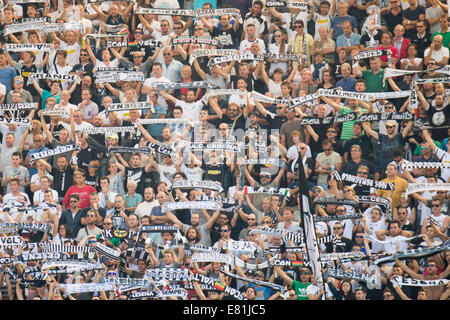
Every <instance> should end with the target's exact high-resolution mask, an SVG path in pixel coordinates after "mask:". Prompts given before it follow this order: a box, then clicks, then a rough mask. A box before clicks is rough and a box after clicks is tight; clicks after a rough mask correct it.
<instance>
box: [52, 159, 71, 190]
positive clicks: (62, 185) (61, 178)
mask: <svg viewBox="0 0 450 320" xmlns="http://www.w3.org/2000/svg"><path fill="white" fill-rule="evenodd" d="M51 174H52V176H53V189H54V190H55V191H57V192H58V195H59V196H60V197H63V196H64V195H65V194H66V192H67V190H68V189H69V187H70V186H72V185H73V169H72V167H70V166H68V167H67V168H66V170H64V171H63V172H61V171H60V170H59V169H57V168H55V167H52V172H51Z"/></svg>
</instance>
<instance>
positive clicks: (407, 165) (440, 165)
mask: <svg viewBox="0 0 450 320" xmlns="http://www.w3.org/2000/svg"><path fill="white" fill-rule="evenodd" d="M400 168H401V169H402V170H408V171H412V170H413V169H416V168H419V169H420V168H433V169H441V170H442V169H450V163H444V162H402V164H401V165H400Z"/></svg>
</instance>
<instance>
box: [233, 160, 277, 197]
mask: <svg viewBox="0 0 450 320" xmlns="http://www.w3.org/2000/svg"><path fill="white" fill-rule="evenodd" d="M242 164H254V165H255V164H260V165H270V166H273V165H279V164H280V159H275V158H258V159H253V158H252V159H247V160H244V161H242ZM249 190H250V189H249ZM251 190H253V188H252V189H251Z"/></svg>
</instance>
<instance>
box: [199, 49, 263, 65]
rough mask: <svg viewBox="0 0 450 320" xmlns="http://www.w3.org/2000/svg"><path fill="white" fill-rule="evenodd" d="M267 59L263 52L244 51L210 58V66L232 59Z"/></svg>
mask: <svg viewBox="0 0 450 320" xmlns="http://www.w3.org/2000/svg"><path fill="white" fill-rule="evenodd" d="M264 59H265V57H264V55H263V54H253V53H243V54H235V55H230V56H223V57H215V58H212V59H211V60H209V62H208V68H209V69H212V68H213V67H214V66H216V65H218V64H222V63H228V62H231V61H249V60H251V61H263V60H264Z"/></svg>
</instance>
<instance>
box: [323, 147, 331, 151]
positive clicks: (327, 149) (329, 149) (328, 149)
mask: <svg viewBox="0 0 450 320" xmlns="http://www.w3.org/2000/svg"><path fill="white" fill-rule="evenodd" d="M332 150H333V149H331V148H326V149H323V151H332Z"/></svg>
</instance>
